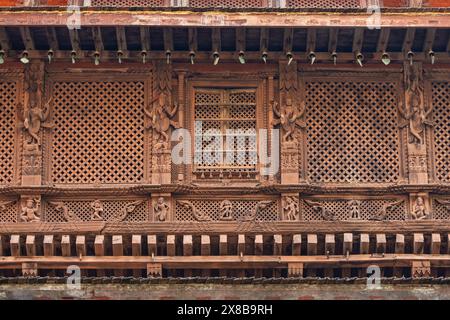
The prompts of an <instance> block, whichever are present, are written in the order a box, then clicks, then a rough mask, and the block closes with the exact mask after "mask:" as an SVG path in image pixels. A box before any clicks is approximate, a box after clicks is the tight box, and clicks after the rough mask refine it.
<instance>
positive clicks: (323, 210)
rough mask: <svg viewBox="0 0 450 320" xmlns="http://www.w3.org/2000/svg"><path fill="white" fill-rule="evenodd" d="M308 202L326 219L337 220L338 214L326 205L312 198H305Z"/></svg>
mask: <svg viewBox="0 0 450 320" xmlns="http://www.w3.org/2000/svg"><path fill="white" fill-rule="evenodd" d="M305 202H306V204H308V205H309V206H310V207H311V208H312V209H313V210H314V211H316V212H317V213H319V215H320V216H321V217H322V218H323V220H326V221H336V220H337V218H336V215H335V214H334V213H333V212H331V211H330V210H328V209H327V208H325V206H324V205H323V204H322V203H320V202H315V201H311V200H305Z"/></svg>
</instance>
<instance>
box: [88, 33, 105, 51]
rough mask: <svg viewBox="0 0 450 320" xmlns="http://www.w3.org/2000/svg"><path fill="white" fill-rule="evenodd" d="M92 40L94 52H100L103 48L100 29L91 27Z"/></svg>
mask: <svg viewBox="0 0 450 320" xmlns="http://www.w3.org/2000/svg"><path fill="white" fill-rule="evenodd" d="M91 31H92V39H94V45H95V51H97V52H102V51H103V50H104V49H105V47H104V46H103V39H102V32H101V30H100V27H92V28H91Z"/></svg>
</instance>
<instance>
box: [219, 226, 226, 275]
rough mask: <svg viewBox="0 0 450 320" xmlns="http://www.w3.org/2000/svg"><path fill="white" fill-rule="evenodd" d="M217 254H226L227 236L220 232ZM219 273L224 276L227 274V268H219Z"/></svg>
mask: <svg viewBox="0 0 450 320" xmlns="http://www.w3.org/2000/svg"><path fill="white" fill-rule="evenodd" d="M219 254H220V255H221V256H226V255H228V236H227V235H226V234H221V235H220V236H219ZM219 275H220V276H221V277H225V276H226V275H227V270H225V269H220V270H219Z"/></svg>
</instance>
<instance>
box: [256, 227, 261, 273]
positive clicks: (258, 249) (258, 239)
mask: <svg viewBox="0 0 450 320" xmlns="http://www.w3.org/2000/svg"><path fill="white" fill-rule="evenodd" d="M262 254H263V236H262V234H258V235H256V236H255V256H260V255H262ZM255 277H256V278H262V269H255Z"/></svg>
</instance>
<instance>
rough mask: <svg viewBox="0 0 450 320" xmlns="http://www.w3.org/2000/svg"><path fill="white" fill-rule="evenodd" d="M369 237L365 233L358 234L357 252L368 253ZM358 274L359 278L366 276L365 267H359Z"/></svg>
mask: <svg viewBox="0 0 450 320" xmlns="http://www.w3.org/2000/svg"><path fill="white" fill-rule="evenodd" d="M369 251H370V237H369V235H368V234H367V233H361V234H360V236H359V254H369ZM358 274H359V277H360V278H365V277H367V268H359V270H358Z"/></svg>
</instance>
